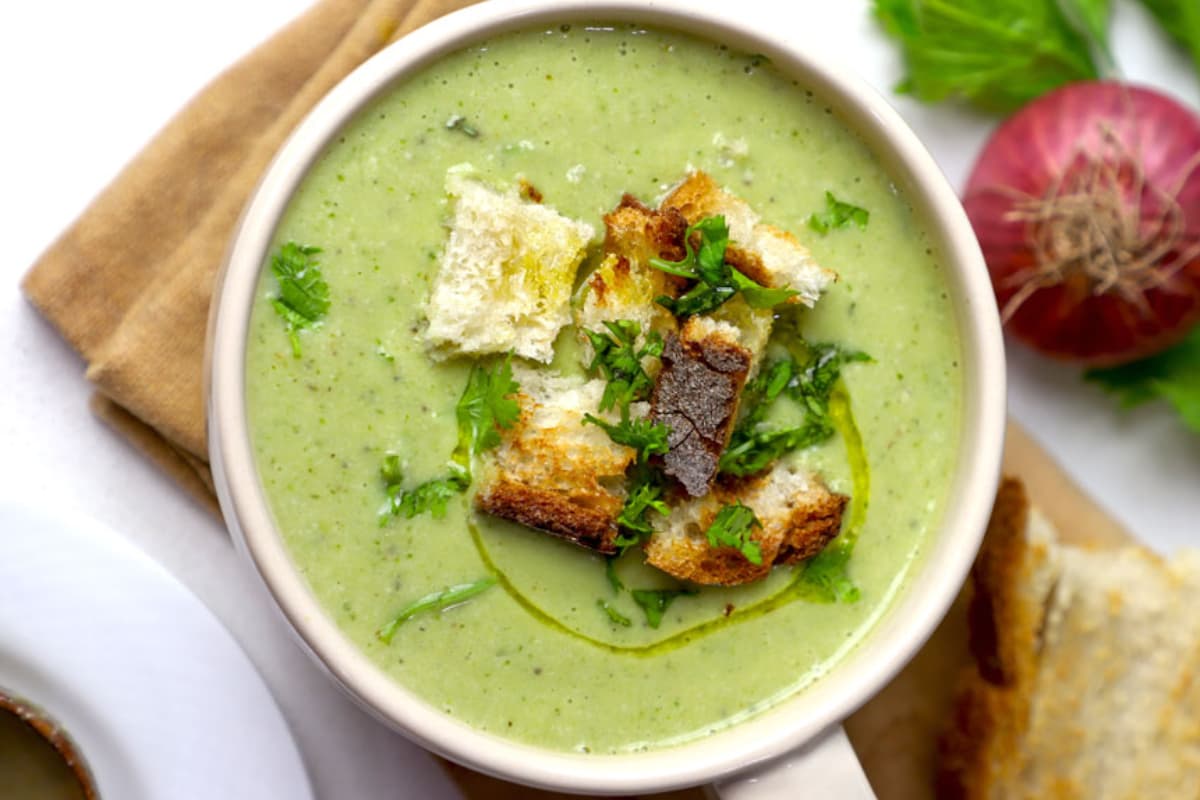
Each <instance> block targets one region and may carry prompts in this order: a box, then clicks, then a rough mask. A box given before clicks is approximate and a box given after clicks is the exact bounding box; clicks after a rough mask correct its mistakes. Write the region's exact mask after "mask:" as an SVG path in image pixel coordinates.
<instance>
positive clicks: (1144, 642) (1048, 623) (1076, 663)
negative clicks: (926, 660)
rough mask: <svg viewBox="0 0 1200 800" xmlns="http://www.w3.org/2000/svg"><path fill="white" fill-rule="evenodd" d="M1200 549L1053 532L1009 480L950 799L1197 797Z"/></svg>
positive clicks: (942, 779)
mask: <svg viewBox="0 0 1200 800" xmlns="http://www.w3.org/2000/svg"><path fill="white" fill-rule="evenodd" d="M1197 601H1200V556H1198V555H1197V554H1196V553H1195V552H1185V553H1183V554H1180V555H1178V556H1176V557H1175V558H1174V559H1172V560H1170V561H1166V560H1164V559H1162V558H1160V557H1159V556H1157V555H1155V554H1153V553H1151V552H1149V551H1147V550H1145V549H1144V548H1140V547H1136V546H1124V547H1120V548H1102V549H1086V548H1082V547H1077V546H1072V545H1067V544H1063V543H1061V542H1059V541H1058V540H1057V536H1056V534H1055V532H1054V531H1053V529H1052V528H1051V526H1050V525H1049V523H1047V522H1046V521H1045V519H1044V518H1042V517H1041V515H1039V514H1038V513H1037V512H1036V510H1035V509H1031V508H1030V507H1029V505H1028V502H1027V500H1026V498H1025V495H1024V491H1023V489H1022V488H1021V487H1020V484H1017V483H1016V482H1014V481H1008V482H1006V483H1005V485H1004V486H1003V487H1002V489H1001V492H1000V494H999V497H998V499H997V504H996V510H995V511H994V512H993V516H992V523H991V526H990V527H989V530H988V534H987V538H986V539H985V541H984V546H983V548H982V550H981V551H980V555H979V558H978V559H977V561H976V566H975V569H974V570H973V572H972V598H971V605H970V615H969V618H968V621H969V624H970V629H971V649H972V655H973V663H972V664H970V665H969V666H968V667H967V668H966V670H965V672H964V674H963V676H962V679H961V684H960V687H959V689H958V692H957V695H956V699H955V705H954V712H953V715H952V717H951V719H950V724H949V726H948V730H947V731H946V733H945V735H944V736H943V738H942V740H941V742H940V759H939V761H940V764H939V775H938V794H939V796H940V797H945V798H971V799H974V798H989V799H991V800H1003V799H1004V798H1036V797H1057V798H1081V799H1082V798H1089V799H1090V798H1096V800H1106V799H1107V798H1143V797H1154V798H1194V797H1196V796H1197V787H1198V786H1200V677H1198V676H1197V667H1198V665H1200V620H1198V619H1197V618H1196V615H1195V614H1194V613H1193V610H1194V608H1195V606H1196V603H1197Z"/></svg>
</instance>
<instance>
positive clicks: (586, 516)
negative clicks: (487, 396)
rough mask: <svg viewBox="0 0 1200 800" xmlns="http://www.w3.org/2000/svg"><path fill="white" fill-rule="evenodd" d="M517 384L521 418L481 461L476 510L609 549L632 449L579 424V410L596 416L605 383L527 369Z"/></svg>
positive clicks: (599, 549)
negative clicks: (481, 468) (486, 458)
mask: <svg viewBox="0 0 1200 800" xmlns="http://www.w3.org/2000/svg"><path fill="white" fill-rule="evenodd" d="M519 382H520V384H521V391H520V393H519V394H518V395H517V399H518V402H519V403H520V405H521V416H520V419H519V420H518V421H517V423H516V424H515V425H514V426H513V427H512V428H510V429H508V430H506V431H504V434H503V438H502V441H501V444H500V446H499V447H497V448H496V449H495V450H494V451H493V452H492V453H491V454H490V455H489V458H488V461H487V463H486V464H485V465H484V468H483V473H482V477H481V480H480V489H479V492H478V493H477V494H476V495H475V506H476V508H478V509H479V510H480V511H482V512H484V513H487V514H492V515H494V516H497V517H501V518H503V519H508V520H511V521H513V522H517V523H520V524H522V525H526V526H529V527H531V528H537V529H538V530H543V531H546V532H548V533H552V534H555V535H556V536H561V537H563V538H564V539H568V540H570V541H572V542H575V543H576V544H579V545H582V546H584V547H587V548H590V549H592V550H597V551H599V552H601V553H613V552H615V548H614V546H613V541H614V540H615V539H616V536H617V532H618V531H617V523H616V518H617V515H618V514H620V513H621V507H622V506H623V505H624V502H625V493H624V488H623V484H624V477H625V470H626V468H627V467H628V466H629V464H630V463H631V462H632V461H633V458H634V451H633V450H632V449H631V448H628V447H625V446H623V445H619V444H616V443H614V442H613V441H612V440H611V439H609V437H608V434H607V433H606V432H605V431H604V430H603V429H602V428H599V427H597V426H595V425H585V424H584V423H583V416H584V414H585V413H593V414H596V413H598V412H597V411H596V409H597V407H598V406H599V403H600V398H601V396H602V395H603V393H604V382H603V381H600V380H593V381H588V382H586V383H585V382H582V381H578V380H571V379H567V378H563V377H560V376H549V377H547V376H546V375H544V374H542V373H535V372H531V371H525V372H522V373H520V375H519ZM599 416H602V417H605V418H608V415H604V414H600V415H599ZM609 421H613V420H612V419H609Z"/></svg>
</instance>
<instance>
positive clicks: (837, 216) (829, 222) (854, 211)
mask: <svg viewBox="0 0 1200 800" xmlns="http://www.w3.org/2000/svg"><path fill="white" fill-rule="evenodd" d="M870 219H871V212H869V211H867V210H866V209H865V208H860V207H859V206H856V205H853V204H852V203H844V202H842V201H841V200H838V199H837V198H836V197H834V196H833V192H825V210H824V211H822V212H820V213H818V214H812V215H810V216H809V218H808V227H810V228H812V229H813V230H814V231H816V232H817V233H829V232H830V231H831V230H834V229H835V228H849V227H850V226H852V225H854V226H857V227H858V228H859V229H862V230H865V229H866V227H867V222H868V221H869V220H870Z"/></svg>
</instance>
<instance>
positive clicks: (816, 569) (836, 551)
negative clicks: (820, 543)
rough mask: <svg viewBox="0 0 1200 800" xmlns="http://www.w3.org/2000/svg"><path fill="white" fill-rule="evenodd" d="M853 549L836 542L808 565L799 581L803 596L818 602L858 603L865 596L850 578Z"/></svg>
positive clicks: (805, 565) (814, 557) (810, 560)
mask: <svg viewBox="0 0 1200 800" xmlns="http://www.w3.org/2000/svg"><path fill="white" fill-rule="evenodd" d="M850 553H851V548H850V547H847V546H842V545H839V544H838V543H836V542H835V543H833V544H831V545H829V546H828V547H826V548H825V549H824V550H822V551H821V552H819V553H817V554H816V555H815V556H813V557H812V558H810V559H809V560H808V561H807V562H805V564H804V567H803V571H802V572H801V573H800V576H799V578H798V580H799V583H798V588H799V591H800V594H801V596H802V597H804V598H805V599H806V600H810V601H813V602H818V603H855V602H858V600H859V598H860V597H861V596H862V593H861V592H860V591H859V589H858V586H856V585H855V583H854V581H853V580H851V579H850V572H849V564H850Z"/></svg>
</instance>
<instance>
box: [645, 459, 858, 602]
mask: <svg viewBox="0 0 1200 800" xmlns="http://www.w3.org/2000/svg"><path fill="white" fill-rule="evenodd" d="M848 500H849V499H848V498H847V497H846V496H845V495H841V494H834V493H833V492H831V491H829V489H828V488H826V486H825V485H824V484H823V483H821V481H820V480H819V479H818V478H817V476H816V475H814V474H812V473H810V472H807V471H805V470H804V469H802V468H799V467H796V466H794V465H790V464H785V463H783V462H780V463H778V464H776V465H775V466H774V467H773V468H772V469H771V470H769V471H767V472H764V473H762V474H760V475H756V476H754V477H752V478H748V479H743V480H739V481H733V482H729V483H725V482H718V483H717V484H716V485H715V486H713V489H712V491H711V492H709V493H708V494H706V495H704V496H703V497H696V498H692V499H690V500H686V501H684V502H680V503H677V504H675V505H674V506H673V507H672V509H671V514H670V515H669V516H662V515H659V514H655V515H651V517H652V522H651V524H652V525H653V527H654V535H653V536H651V538H650V541H649V542H648V543H647V544H646V563H648V564H650V565H651V566H653V567H657V568H658V569H661V570H662V571H663V572H666V573H668V574H670V575H673V576H675V577H676V578H679V579H680V580H685V581H691V582H693V583H700V584H710V585H720V586H735V585H738V584H742V583H750V582H752V581H756V580H760V579H762V578H765V577H766V576H767V575H768V574H769V573H770V571H771V568H772V567H773V566H775V565H777V564H796V563H799V562H801V561H804V560H805V559H809V558H812V557H813V556H815V555H816V554H817V553H819V552H821V550H823V549H824V548H825V546H826V545H827V544H829V542H830V541H832V540H833V538H834V537H836V536H837V535H838V532H839V531H840V530H841V526H842V514H843V512H844V511H845V508H846V503H847V502H848ZM737 502H740V503H742V504H743V505H746V506H749V507H750V508H751V509H752V510H753V511H754V514H755V516H756V517H757V518H758V520H759V522H761V523H762V527H761V528H755V529H754V531H753V533H752V535H751V538H753V539H754V541H756V542H757V543H758V546H759V548H760V550H761V552H762V563H761V564H754V563H752V562H750V561H749V560H748V559H747V558H746V557H745V556H744V555H742V553H741V552H740V551H738V550H736V549H734V548H732V547H713V546H712V545H711V544H710V543H709V541H708V537H707V535H706V531H707V530H708V528H709V527H710V526H711V525H712V524H713V521H714V520H715V519H716V517H717V514H718V513H719V512H720V510H721V508H722V507H723V506H726V505H729V504H732V503H737Z"/></svg>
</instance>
